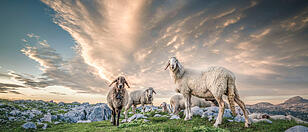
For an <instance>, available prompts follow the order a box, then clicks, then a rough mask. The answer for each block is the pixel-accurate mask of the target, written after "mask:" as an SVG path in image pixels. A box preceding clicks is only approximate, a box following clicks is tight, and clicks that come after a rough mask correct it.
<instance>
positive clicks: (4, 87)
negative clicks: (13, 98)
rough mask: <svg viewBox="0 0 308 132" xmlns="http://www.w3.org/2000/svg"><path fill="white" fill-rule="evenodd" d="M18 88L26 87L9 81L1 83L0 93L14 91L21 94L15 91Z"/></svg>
mask: <svg viewBox="0 0 308 132" xmlns="http://www.w3.org/2000/svg"><path fill="white" fill-rule="evenodd" d="M18 88H24V86H22V85H17V84H9V83H0V93H8V92H10V93H14V94H21V93H19V92H17V91H15V90H16V89H18Z"/></svg>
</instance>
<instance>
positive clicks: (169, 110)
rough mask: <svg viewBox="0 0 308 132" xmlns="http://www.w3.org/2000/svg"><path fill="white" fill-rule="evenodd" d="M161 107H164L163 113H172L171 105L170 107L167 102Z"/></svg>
mask: <svg viewBox="0 0 308 132" xmlns="http://www.w3.org/2000/svg"><path fill="white" fill-rule="evenodd" d="M160 107H162V112H167V113H171V112H172V111H171V109H170V105H168V104H167V103H166V102H162V103H161V104H160Z"/></svg>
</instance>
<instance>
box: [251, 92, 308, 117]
mask: <svg viewBox="0 0 308 132" xmlns="http://www.w3.org/2000/svg"><path fill="white" fill-rule="evenodd" d="M247 108H248V109H249V110H250V111H251V112H260V113H269V114H273V115H277V114H281V115H286V114H291V115H293V116H295V117H298V118H301V119H302V120H306V121H308V99H304V98H302V97H300V96H295V97H292V98H290V99H287V100H286V101H285V102H283V103H281V104H277V105H273V104H271V103H268V102H260V103H257V104H254V105H247Z"/></svg>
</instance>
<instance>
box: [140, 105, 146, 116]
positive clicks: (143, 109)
mask: <svg viewBox="0 0 308 132" xmlns="http://www.w3.org/2000/svg"><path fill="white" fill-rule="evenodd" d="M141 106H142V111H141V112H142V114H145V107H144V104H141Z"/></svg>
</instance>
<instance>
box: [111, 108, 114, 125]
mask: <svg viewBox="0 0 308 132" xmlns="http://www.w3.org/2000/svg"><path fill="white" fill-rule="evenodd" d="M113 113H114V109H112V110H111V118H110V122H111V123H113V121H114V119H113V117H114V114H113Z"/></svg>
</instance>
